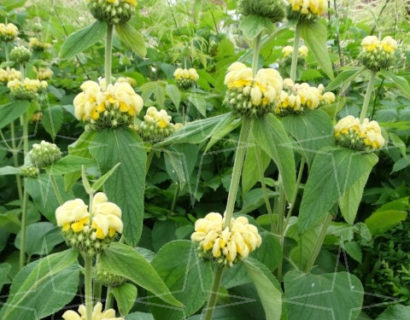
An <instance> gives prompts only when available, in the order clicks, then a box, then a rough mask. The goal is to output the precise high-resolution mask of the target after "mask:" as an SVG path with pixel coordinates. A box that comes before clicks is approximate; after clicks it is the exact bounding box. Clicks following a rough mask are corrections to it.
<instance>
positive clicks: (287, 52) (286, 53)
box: [282, 46, 293, 58]
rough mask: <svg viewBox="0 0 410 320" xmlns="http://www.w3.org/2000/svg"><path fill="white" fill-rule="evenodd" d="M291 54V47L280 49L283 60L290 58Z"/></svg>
mask: <svg viewBox="0 0 410 320" xmlns="http://www.w3.org/2000/svg"><path fill="white" fill-rule="evenodd" d="M292 52H293V47H292V46H286V47H283V48H282V54H283V56H284V57H285V58H286V57H289V56H291V55H292Z"/></svg>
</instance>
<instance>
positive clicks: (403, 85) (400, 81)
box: [380, 70, 410, 100]
mask: <svg viewBox="0 0 410 320" xmlns="http://www.w3.org/2000/svg"><path fill="white" fill-rule="evenodd" d="M380 73H381V74H382V76H383V77H385V78H386V79H389V80H390V81H392V82H393V84H394V85H395V86H396V87H397V88H398V89H400V91H401V94H402V95H403V97H406V98H407V99H409V100H410V85H409V83H408V82H407V80H406V78H404V77H401V76H397V75H395V74H394V73H392V72H390V71H387V70H383V71H380Z"/></svg>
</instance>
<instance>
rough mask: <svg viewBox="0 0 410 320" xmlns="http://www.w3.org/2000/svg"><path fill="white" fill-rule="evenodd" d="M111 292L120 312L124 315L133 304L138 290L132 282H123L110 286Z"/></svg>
mask: <svg viewBox="0 0 410 320" xmlns="http://www.w3.org/2000/svg"><path fill="white" fill-rule="evenodd" d="M111 293H112V295H113V296H114V297H115V301H116V302H117V306H118V311H119V312H120V314H121V315H126V314H128V312H130V310H131V308H132V306H133V305H134V303H135V300H136V298H137V293H138V291H137V287H136V286H135V285H134V284H132V283H128V282H125V283H123V284H121V285H119V286H116V287H113V288H111Z"/></svg>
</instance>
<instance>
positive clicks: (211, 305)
mask: <svg viewBox="0 0 410 320" xmlns="http://www.w3.org/2000/svg"><path fill="white" fill-rule="evenodd" d="M223 271H224V267H223V266H221V265H218V266H217V267H216V270H215V277H214V282H213V284H212V289H211V290H212V291H211V295H210V296H209V300H208V303H207V304H206V308H205V310H206V312H205V317H204V320H212V315H213V313H214V310H215V305H216V300H217V298H218V292H219V287H220V285H221V281H222V274H223Z"/></svg>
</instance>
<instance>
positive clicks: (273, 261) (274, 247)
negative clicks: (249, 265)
mask: <svg viewBox="0 0 410 320" xmlns="http://www.w3.org/2000/svg"><path fill="white" fill-rule="evenodd" d="M261 237H262V244H261V246H260V247H259V248H258V249H257V250H255V251H254V252H252V254H251V255H250V256H251V257H253V258H255V259H257V260H259V261H260V262H262V263H263V264H264V265H265V266H266V267H267V268H268V269H269V270H270V271H272V272H273V271H274V270H275V269H276V268H277V267H278V266H279V264H280V262H281V261H282V251H281V246H280V242H279V239H278V237H277V236H276V235H275V234H273V233H271V232H267V231H265V232H262V233H261Z"/></svg>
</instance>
